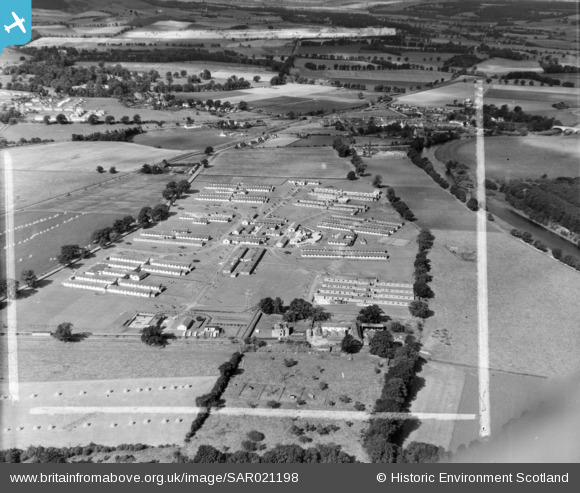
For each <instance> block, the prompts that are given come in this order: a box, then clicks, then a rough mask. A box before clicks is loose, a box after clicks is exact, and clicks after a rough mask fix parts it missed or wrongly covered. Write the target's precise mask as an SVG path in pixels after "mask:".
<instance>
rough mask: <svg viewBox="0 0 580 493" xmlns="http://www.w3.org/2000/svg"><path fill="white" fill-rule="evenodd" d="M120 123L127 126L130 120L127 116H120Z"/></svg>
mask: <svg viewBox="0 0 580 493" xmlns="http://www.w3.org/2000/svg"><path fill="white" fill-rule="evenodd" d="M121 123H122V124H123V125H129V123H131V119H130V118H129V117H128V116H122V117H121Z"/></svg>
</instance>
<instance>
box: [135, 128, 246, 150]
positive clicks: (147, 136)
mask: <svg viewBox="0 0 580 493" xmlns="http://www.w3.org/2000/svg"><path fill="white" fill-rule="evenodd" d="M220 133H221V132H220V131H219V130H217V129H203V128H200V129H185V128H168V129H162V130H155V131H152V132H145V133H142V134H139V135H137V136H136V137H135V138H134V139H133V142H135V143H136V144H142V145H146V146H151V147H160V148H163V149H173V150H187V149H201V150H204V149H205V148H206V147H207V146H212V147H213V146H216V145H219V144H226V143H228V142H231V141H233V140H235V139H236V138H241V137H242V136H243V134H242V133H241V132H234V133H233V135H229V133H228V135H227V136H221V135H220ZM230 133H231V132H230Z"/></svg>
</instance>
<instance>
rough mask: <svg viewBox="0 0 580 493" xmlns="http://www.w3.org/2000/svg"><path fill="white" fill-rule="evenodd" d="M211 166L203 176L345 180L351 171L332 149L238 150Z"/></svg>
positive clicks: (217, 160) (213, 161)
mask: <svg viewBox="0 0 580 493" xmlns="http://www.w3.org/2000/svg"><path fill="white" fill-rule="evenodd" d="M211 164H212V166H211V167H210V168H209V169H206V170H204V171H203V174H204V175H225V176H232V175H233V176H263V177H270V176H277V177H286V178H344V177H346V175H347V173H348V172H349V171H350V170H351V168H352V166H351V165H350V163H349V162H348V160H346V159H341V158H339V157H338V155H337V154H336V152H335V151H334V150H333V149H331V148H316V149H312V148H303V149H299V148H285V149H275V150H274V149H235V150H228V151H225V152H222V153H220V154H219V155H218V156H217V157H216V158H215V159H213V160H212V163H211Z"/></svg>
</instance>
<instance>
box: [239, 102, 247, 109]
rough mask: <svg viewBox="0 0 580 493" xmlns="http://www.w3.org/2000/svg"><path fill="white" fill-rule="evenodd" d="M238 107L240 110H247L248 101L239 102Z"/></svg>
mask: <svg viewBox="0 0 580 493" xmlns="http://www.w3.org/2000/svg"><path fill="white" fill-rule="evenodd" d="M238 109H239V110H240V111H246V110H247V109H248V103H246V102H245V101H240V102H239V103H238Z"/></svg>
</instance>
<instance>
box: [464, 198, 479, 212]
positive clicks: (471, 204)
mask: <svg viewBox="0 0 580 493" xmlns="http://www.w3.org/2000/svg"><path fill="white" fill-rule="evenodd" d="M467 208H468V209H470V210H472V211H477V209H479V204H478V202H477V199H476V198H475V197H471V198H470V199H469V200H468V201H467Z"/></svg>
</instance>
